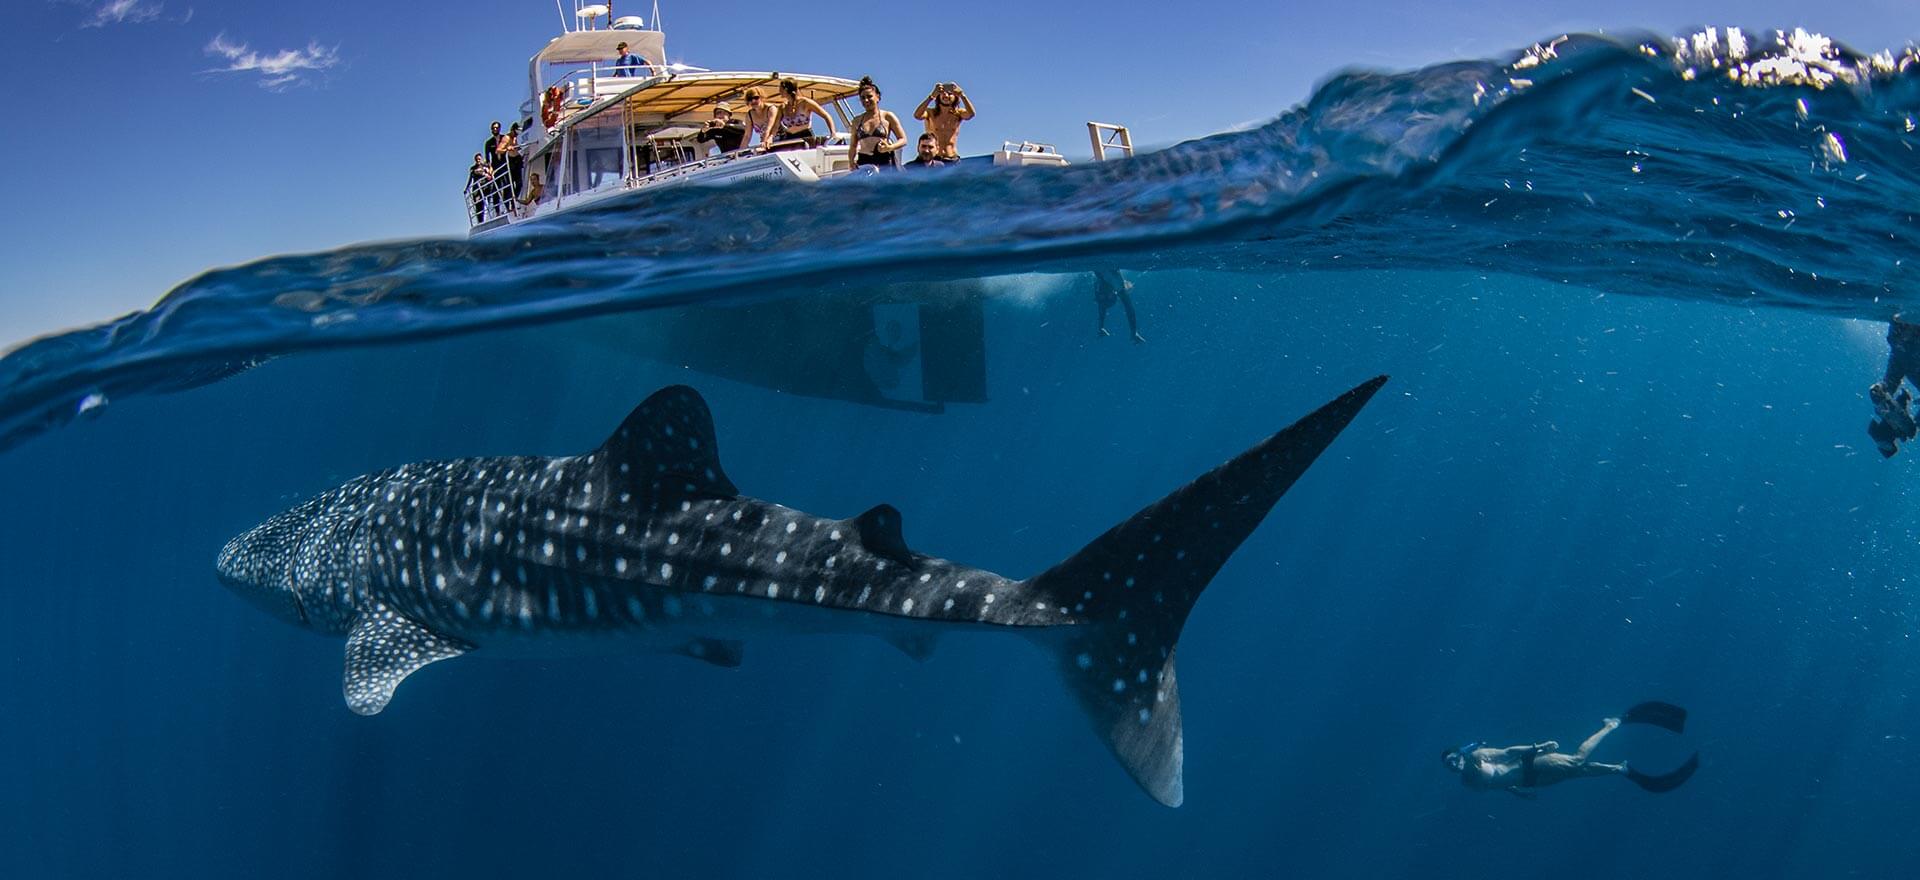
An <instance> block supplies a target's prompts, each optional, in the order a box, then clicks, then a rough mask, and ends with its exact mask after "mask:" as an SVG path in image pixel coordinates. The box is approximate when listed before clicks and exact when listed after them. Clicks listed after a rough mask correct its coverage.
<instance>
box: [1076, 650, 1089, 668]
mask: <svg viewBox="0 0 1920 880" xmlns="http://www.w3.org/2000/svg"><path fill="white" fill-rule="evenodd" d="M1073 665H1075V666H1078V667H1080V668H1081V669H1092V668H1093V655H1092V654H1088V653H1086V652H1085V651H1082V652H1080V656H1078V657H1075V658H1073Z"/></svg>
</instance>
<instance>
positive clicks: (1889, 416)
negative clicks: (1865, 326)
mask: <svg viewBox="0 0 1920 880" xmlns="http://www.w3.org/2000/svg"><path fill="white" fill-rule="evenodd" d="M1906 382H1912V383H1914V385H1915V387H1920V324H1909V323H1907V322H1906V321H1903V320H1900V316H1899V315H1894V316H1893V320H1892V321H1891V322H1890V323H1888V325H1887V374H1886V376H1884V377H1882V378H1881V380H1880V381H1879V382H1876V383H1874V384H1873V386H1872V387H1870V388H1868V389H1867V397H1868V398H1869V399H1871V400H1872V401H1873V421H1871V422H1868V423H1867V436H1869V437H1872V438H1873V445H1874V447H1875V448H1877V449H1879V450H1880V454H1881V455H1882V456H1884V457H1886V458H1892V457H1893V455H1894V453H1896V452H1899V451H1900V444H1901V443H1904V442H1906V441H1908V440H1912V439H1913V438H1914V437H1915V436H1916V435H1920V426H1917V425H1915V424H1914V419H1913V395H1912V394H1910V393H1908V391H1907V389H1906V388H1905V387H1904V385H1903V383H1906Z"/></svg>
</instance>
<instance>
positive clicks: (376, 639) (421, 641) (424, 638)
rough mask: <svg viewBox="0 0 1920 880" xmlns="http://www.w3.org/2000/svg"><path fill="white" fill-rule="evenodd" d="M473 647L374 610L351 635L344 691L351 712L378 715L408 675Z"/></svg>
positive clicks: (390, 611) (390, 612)
mask: <svg viewBox="0 0 1920 880" xmlns="http://www.w3.org/2000/svg"><path fill="white" fill-rule="evenodd" d="M468 650H470V649H469V647H468V646H467V645H465V644H463V643H461V642H459V641H457V640H455V639H450V638H447V637H446V636H443V635H440V634H439V633H436V632H434V631H432V630H430V629H427V628H426V627H424V626H421V625H420V624H418V623H414V622H413V621H411V620H408V619H407V618H406V617H403V616H401V615H400V613H399V612H397V611H394V610H393V609H391V608H388V607H387V606H385V605H375V606H374V607H373V608H372V609H371V610H369V611H367V612H365V613H363V614H361V615H360V617H359V619H357V620H355V621H354V622H353V629H352V631H350V632H348V633H347V672H346V680H345V682H344V683H343V685H342V691H343V692H344V693H345V694H346V698H347V708H349V709H352V710H353V711H354V712H357V713H359V714H361V715H377V714H379V712H380V710H381V709H385V708H386V707H387V703H388V702H389V701H391V700H392V699H393V689H394V688H397V687H399V686H400V682H401V681H403V680H405V679H406V677H407V676H409V675H412V674H413V673H414V672H416V671H418V670H419V669H420V667H422V666H425V665H427V664H429V663H432V662H434V661H435V660H445V659H448V658H450V657H458V656H460V655H461V654H465V653H466V652H467V651H468Z"/></svg>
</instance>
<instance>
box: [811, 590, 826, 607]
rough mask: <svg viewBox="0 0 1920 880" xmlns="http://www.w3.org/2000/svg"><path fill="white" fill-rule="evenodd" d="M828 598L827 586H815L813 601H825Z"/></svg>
mask: <svg viewBox="0 0 1920 880" xmlns="http://www.w3.org/2000/svg"><path fill="white" fill-rule="evenodd" d="M826 598H827V588H826V587H824V586H821V587H814V588H813V601H814V602H816V603H818V602H823V601H825V600H826Z"/></svg>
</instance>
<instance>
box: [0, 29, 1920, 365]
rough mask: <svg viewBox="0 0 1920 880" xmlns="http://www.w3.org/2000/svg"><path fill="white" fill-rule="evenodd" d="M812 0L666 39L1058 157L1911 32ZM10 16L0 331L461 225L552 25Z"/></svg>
mask: <svg viewBox="0 0 1920 880" xmlns="http://www.w3.org/2000/svg"><path fill="white" fill-rule="evenodd" d="M566 5H567V7H568V8H569V9H570V8H571V7H572V4H571V2H566ZM650 6H651V4H648V8H642V7H641V6H640V5H639V4H638V3H632V2H631V0H629V3H621V2H619V0H616V2H615V7H616V12H617V13H619V14H629V13H646V12H649V11H650ZM805 8H807V7H804V6H794V5H792V4H788V3H774V2H768V0H740V2H733V3H717V2H711V0H708V2H701V3H690V2H675V0H665V2H663V3H662V4H661V18H662V21H663V24H664V26H665V30H666V36H667V52H668V55H669V56H670V58H671V59H672V60H675V61H682V62H685V63H688V64H692V65H696V66H700V67H707V68H712V69H729V68H731V69H741V68H747V69H775V70H804V71H810V72H817V73H825V74H833V75H840V76H847V77H852V78H857V77H860V76H867V75H870V76H872V77H874V79H875V80H876V81H878V82H879V83H880V84H881V86H882V87H883V88H884V89H885V90H886V100H885V101H883V104H884V105H885V106H888V107H889V108H890V109H894V110H896V111H899V112H901V113H902V114H903V115H904V114H905V113H906V112H907V111H909V110H911V109H912V105H913V103H914V101H915V100H917V99H918V98H919V97H920V96H921V95H922V94H924V93H925V91H926V90H927V89H928V88H929V87H931V85H932V84H933V83H934V82H936V81H940V80H955V81H957V82H959V83H960V84H961V85H962V86H963V87H965V88H966V90H967V92H968V94H969V96H970V97H972V98H973V100H974V102H975V103H976V105H977V106H978V107H979V110H980V116H979V118H978V119H976V120H975V121H973V122H971V123H969V124H968V126H967V128H966V129H965V130H964V131H963V133H962V137H961V147H962V150H963V151H965V152H969V153H974V152H985V151H987V150H989V149H992V148H994V147H996V146H997V145H998V144H999V143H1000V142H1001V141H1002V140H1006V139H1015V140H1040V141H1047V142H1052V143H1056V144H1059V145H1060V146H1061V147H1062V148H1063V150H1064V151H1066V152H1068V153H1069V155H1072V154H1074V153H1075V152H1080V153H1084V152H1085V151H1086V146H1085V141H1086V130H1085V122H1086V121H1088V120H1091V119H1098V120H1102V121H1108V122H1118V123H1123V124H1126V125H1129V126H1131V127H1132V129H1133V132H1134V140H1135V142H1136V143H1141V144H1168V143H1174V142H1177V141H1181V140H1186V139H1189V138H1194V137H1200V136H1204V135H1206V134H1208V133H1211V132H1216V131H1221V130H1223V129H1227V128H1231V127H1234V126H1238V125H1243V124H1246V123H1249V122H1256V121H1259V120H1263V119H1267V118H1271V117H1273V116H1276V115H1278V114H1279V113H1281V112H1282V111H1284V110H1286V109H1287V108H1288V107H1291V106H1293V105H1295V104H1297V103H1299V102H1300V101H1301V100H1303V99H1304V98H1305V97H1306V96H1307V95H1308V93H1309V92H1310V91H1311V89H1312V87H1313V85H1314V84H1315V83H1316V82H1319V81H1321V80H1323V79H1325V78H1326V77H1327V76H1328V75H1330V74H1332V73H1334V72H1336V71H1339V70H1341V69H1346V68H1354V67H1359V68H1372V69H1405V68H1411V67H1418V66H1421V65H1424V64H1430V63H1434V62H1439V61H1447V60H1453V59H1458V58H1468V57H1491V56H1498V55H1502V54H1504V53H1506V52H1508V51H1510V50H1514V49H1518V48H1523V47H1525V46H1527V45H1529V44H1531V43H1533V42H1535V41H1537V40H1541V39H1546V38H1550V37H1552V36H1555V35H1558V34H1560V33H1563V32H1566V31H1570V30H1574V31H1596V30H1610V31H1638V30H1647V31H1654V32H1660V33H1677V32H1681V31H1683V30H1685V29H1687V28H1689V27H1692V26H1695V25H1701V24H1723V25H1724V24H1737V25H1741V26H1744V27H1749V28H1755V27H1758V28H1768V27H1781V26H1785V27H1792V26H1796V25H1798V26H1804V27H1807V28H1809V29H1811V30H1818V31H1821V32H1823V33H1826V34H1828V35H1830V36H1834V37H1837V38H1839V39H1841V40H1843V41H1845V42H1847V43H1850V44H1852V45H1854V46H1855V47H1857V48H1860V49H1865V50H1876V49H1881V48H1888V47H1897V46H1901V45H1905V44H1907V43H1909V42H1914V41H1916V40H1920V4H1915V3H1912V2H1911V0H1849V2H1847V3H1833V4H1821V5H1818V6H1810V5H1808V4H1804V3H1790V2H1787V0H1619V2H1614V3H1609V4H1594V3H1591V2H1589V0H1486V2H1479V3H1475V4H1471V5H1468V4H1447V3H1435V2H1432V0H1342V2H1338V3H1317V4H1304V3H1297V2H1290V0H1279V2H1274V0H1188V2H1183V3H1178V4H1171V3H1169V4H1146V3H1141V2H1139V0H1105V2H1085V0H1055V2H1051V3H1040V4H1022V5H1019V6H1016V7H1009V9H1010V10H1012V11H1006V12H997V11H996V12H993V13H990V14H988V13H983V12H974V11H971V10H985V9H988V8H989V7H977V6H976V7H967V8H960V7H954V6H952V5H951V4H920V3H915V4H868V5H864V6H855V7H852V9H853V10H854V11H853V12H852V13H849V12H847V11H844V10H843V9H842V8H839V7H836V8H834V9H832V10H831V11H827V12H822V13H820V14H819V15H817V16H814V17H813V18H812V19H811V20H809V18H808V17H807V16H804V15H799V14H796V12H797V11H798V10H803V9H805ZM0 22H4V27H0V83H4V84H5V85H6V86H7V87H8V91H9V93H11V94H14V95H16V96H17V100H18V102H19V103H18V104H17V105H16V106H17V110H16V113H17V114H18V116H17V118H18V119H19V120H20V121H21V122H23V123H24V124H22V125H19V126H16V127H15V129H14V130H15V140H14V141H13V142H12V143H13V144H14V148H15V149H21V150H24V152H25V155H24V156H23V157H21V158H24V160H25V161H24V162H21V163H19V164H16V165H14V166H13V172H14V173H13V175H12V179H11V180H10V181H9V186H8V191H9V193H10V198H9V200H8V202H9V204H8V206H7V209H6V210H4V211H0V350H4V349H6V348H8V347H11V346H13V345H15V344H17V343H19V342H22V341H25V340H27V339H29V338H32V337H34V336H39V335H43V334H46V333H51V332H55V331H57V330H60V329H63V328H70V327H76V326H83V325H87V324H92V323H97V322H99V321H103V320H108V319H111V318H113V317H116V316H119V315H121V314H124V313H126V312H129V311H133V310H136V309H140V308H144V307H146V306H148V305H150V304H151V303H152V302H153V301H154V300H156V299H158V298H159V297H160V296H161V295H162V294H164V293H165V292H166V291H167V290H169V289H171V288H172V287H174V286H175V285H177V284H179V283H181V282H182V281H185V280H187V279H189V278H191V277H193V276H195V275H197V274H199V273H200V272H203V271H206V270H208V269H211V268H215V267H219V266H225V265H232V264H235V263H241V262H246V261H250V260H253V259H258V258H261V257H266V256H271V255H274V254H279V253H292V252H305V251H316V250H326V249H330V248H334V247H338V246H341V245H345V244H350V243H354V242H360V241H369V240H380V239H395V238H415V237H422V236H459V235H463V234H464V233H465V226H464V214H463V209H462V206H461V203H460V189H461V187H462V186H463V185H464V182H465V174H466V165H467V162H468V161H469V160H470V159H471V157H472V155H473V153H474V152H475V151H477V150H478V149H479V148H480V144H481V142H482V141H483V140H484V139H485V136H486V130H487V123H488V122H489V121H491V120H494V119H511V118H513V116H514V114H515V109H514V108H516V107H517V106H518V104H519V103H520V101H521V100H522V99H524V98H525V97H526V96H525V95H524V94H523V92H524V90H525V82H526V59H527V57H528V56H529V55H531V54H532V53H533V52H534V51H535V50H536V49H538V48H539V47H540V46H541V45H542V44H544V43H545V42H546V41H547V40H548V39H549V38H551V37H552V36H553V35H554V34H555V33H556V32H557V30H558V27H559V18H558V15H557V14H556V11H555V8H554V4H553V2H552V0H468V2H460V3H454V2H439V0H414V2H410V3H398V2H392V0H378V2H377V0H331V2H327V3H314V4H298V3H291V4H290V3H270V4H262V3H241V2H231V0H229V2H220V0H212V2H209V0H6V7H5V11H4V12H0Z"/></svg>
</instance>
